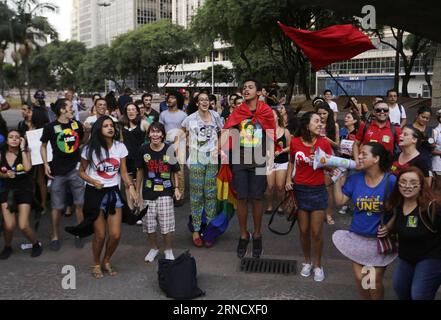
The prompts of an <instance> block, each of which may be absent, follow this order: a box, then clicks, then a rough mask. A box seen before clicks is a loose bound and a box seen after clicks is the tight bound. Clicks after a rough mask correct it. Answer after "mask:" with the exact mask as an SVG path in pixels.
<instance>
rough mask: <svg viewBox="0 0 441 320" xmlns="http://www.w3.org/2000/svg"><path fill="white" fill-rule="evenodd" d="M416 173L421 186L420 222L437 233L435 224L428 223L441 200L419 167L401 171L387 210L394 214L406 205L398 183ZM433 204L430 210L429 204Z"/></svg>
mask: <svg viewBox="0 0 441 320" xmlns="http://www.w3.org/2000/svg"><path fill="white" fill-rule="evenodd" d="M410 172H412V173H415V174H416V175H417V176H418V180H419V182H420V185H421V190H420V193H419V195H418V197H417V203H418V207H419V208H420V210H419V212H418V214H419V216H420V220H421V221H422V222H423V224H424V225H425V227H426V228H427V229H429V230H430V231H432V232H435V231H434V230H433V228H432V227H431V225H433V223H427V221H431V222H433V221H432V219H433V217H431V216H430V215H431V214H432V212H429V211H432V209H434V208H435V207H433V206H436V205H440V204H441V199H440V198H439V197H438V196H436V195H435V193H434V192H433V191H432V189H431V188H430V186H429V184H428V183H427V182H426V179H425V178H424V174H423V172H422V171H421V170H420V169H419V168H417V167H414V166H412V167H408V168H405V169H403V170H401V171H400V173H399V174H398V178H397V183H396V184H395V187H394V189H393V190H392V193H391V194H390V196H389V198H388V199H387V201H386V205H385V209H386V211H388V212H392V211H393V210H394V208H397V207H399V206H402V205H403V203H404V198H403V196H402V194H401V192H400V189H399V185H398V181H399V180H400V178H401V176H402V175H403V174H406V173H410ZM430 203H432V204H431V207H430V208H429V204H430Z"/></svg>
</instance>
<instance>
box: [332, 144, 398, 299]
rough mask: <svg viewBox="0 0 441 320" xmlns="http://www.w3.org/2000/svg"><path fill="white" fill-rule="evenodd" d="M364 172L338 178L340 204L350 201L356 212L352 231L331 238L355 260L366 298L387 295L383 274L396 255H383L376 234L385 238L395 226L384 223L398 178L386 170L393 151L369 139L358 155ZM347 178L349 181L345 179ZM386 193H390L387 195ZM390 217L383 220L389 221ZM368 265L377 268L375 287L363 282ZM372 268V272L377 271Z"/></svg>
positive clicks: (361, 291) (337, 202)
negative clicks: (383, 215) (365, 285)
mask: <svg viewBox="0 0 441 320" xmlns="http://www.w3.org/2000/svg"><path fill="white" fill-rule="evenodd" d="M359 161H360V167H359V169H360V170H362V172H359V173H356V174H353V175H350V176H349V177H348V178H347V179H345V178H344V177H342V178H340V179H339V180H337V182H336V184H335V188H334V196H335V201H336V204H337V205H343V204H345V203H346V202H348V201H351V202H352V203H353V205H354V214H353V218H352V222H351V225H350V227H349V231H343V230H339V231H336V232H335V233H334V234H333V236H332V240H333V242H334V245H335V246H336V247H337V249H338V250H339V251H340V252H341V253H342V254H343V255H344V256H346V257H347V258H349V259H350V260H351V261H352V268H353V270H354V274H355V281H356V284H357V287H358V290H359V292H360V294H361V296H362V297H363V298H364V299H366V300H380V299H383V298H384V286H383V277H384V273H385V272H386V267H387V266H388V265H389V264H391V263H392V261H393V260H394V259H395V258H396V254H380V253H378V251H377V236H378V237H384V236H386V235H387V230H390V228H391V227H392V225H391V222H392V221H389V222H388V224H387V226H383V225H381V220H382V219H381V217H382V214H383V213H384V205H383V204H384V202H385V200H386V198H387V196H388V195H389V194H390V193H391V192H392V190H393V187H394V185H395V182H396V177H395V176H394V175H392V174H390V173H387V172H388V171H389V168H390V164H391V160H390V154H389V153H388V152H387V150H386V149H385V148H384V146H383V145H381V144H380V143H378V142H368V143H366V144H365V145H363V147H362V148H361V152H360V155H359ZM345 180H346V181H345ZM386 193H387V195H386ZM387 218H388V217H387V216H385V217H384V219H383V220H384V221H387ZM365 267H373V268H374V270H375V279H376V281H375V289H370V288H366V287H364V286H363V285H362V281H363V278H364V277H365V276H366V271H365ZM374 270H371V271H370V272H374Z"/></svg>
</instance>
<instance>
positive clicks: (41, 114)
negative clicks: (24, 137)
mask: <svg viewBox="0 0 441 320" xmlns="http://www.w3.org/2000/svg"><path fill="white" fill-rule="evenodd" d="M31 122H32V125H33V126H34V127H35V128H36V129H41V128H44V126H45V125H46V124H47V123H49V116H48V113H47V109H46V107H40V106H35V105H34V106H33V107H32V118H31Z"/></svg>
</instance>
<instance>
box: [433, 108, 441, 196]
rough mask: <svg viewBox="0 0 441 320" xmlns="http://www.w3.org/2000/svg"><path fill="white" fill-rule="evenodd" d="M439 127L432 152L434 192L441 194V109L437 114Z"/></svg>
mask: <svg viewBox="0 0 441 320" xmlns="http://www.w3.org/2000/svg"><path fill="white" fill-rule="evenodd" d="M436 120H437V121H438V126H437V127H435V128H434V129H433V140H434V147H435V149H434V150H433V151H432V170H433V174H434V178H435V180H434V184H433V190H434V191H435V192H436V193H437V194H439V193H441V109H440V110H438V111H437V112H436Z"/></svg>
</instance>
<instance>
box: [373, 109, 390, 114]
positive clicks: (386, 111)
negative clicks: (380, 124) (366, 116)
mask: <svg viewBox="0 0 441 320" xmlns="http://www.w3.org/2000/svg"><path fill="white" fill-rule="evenodd" d="M375 112H376V113H381V112H384V113H389V109H383V108H376V109H375Z"/></svg>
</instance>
